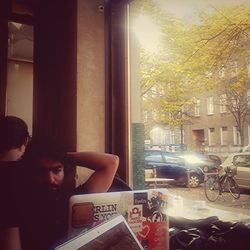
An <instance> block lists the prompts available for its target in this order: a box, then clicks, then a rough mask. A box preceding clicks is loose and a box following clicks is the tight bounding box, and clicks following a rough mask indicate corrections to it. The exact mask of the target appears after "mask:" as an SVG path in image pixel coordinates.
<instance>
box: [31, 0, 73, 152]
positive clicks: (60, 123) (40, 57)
mask: <svg viewBox="0 0 250 250" xmlns="http://www.w3.org/2000/svg"><path fill="white" fill-rule="evenodd" d="M34 44H35V46H34V113H33V134H42V135H44V134H45V135H49V136H53V137H54V138H55V139H56V140H57V141H58V142H59V143H63V144H65V145H66V146H68V148H69V149H70V150H75V147H76V1H75V0H65V1H60V0H53V1H42V3H41V4H39V6H37V8H36V10H35V43H34Z"/></svg>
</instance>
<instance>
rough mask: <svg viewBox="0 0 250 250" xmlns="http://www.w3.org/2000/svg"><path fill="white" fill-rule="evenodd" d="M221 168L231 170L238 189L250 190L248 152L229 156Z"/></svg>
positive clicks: (249, 155) (249, 159) (249, 158)
mask: <svg viewBox="0 0 250 250" xmlns="http://www.w3.org/2000/svg"><path fill="white" fill-rule="evenodd" d="M221 167H222V168H223V169H224V170H225V169H226V168H231V169H232V170H233V171H234V173H235V180H236V182H237V183H238V185H239V187H240V188H245V189H250V152H243V153H234V154H230V155H229V156H228V157H227V158H226V159H225V161H224V162H223V163H222V164H221Z"/></svg>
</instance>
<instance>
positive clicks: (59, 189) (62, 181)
mask: <svg viewBox="0 0 250 250" xmlns="http://www.w3.org/2000/svg"><path fill="white" fill-rule="evenodd" d="M118 164H119V158H118V156H116V155H113V154H105V153H96V152H67V150H65V149H63V148H62V147H61V146H59V145H58V144H57V143H56V142H55V141H53V140H50V139H48V138H46V139H45V138H34V137H33V138H32V141H31V142H30V144H29V146H28V147H27V150H26V153H25V156H24V165H25V168H26V170H25V173H26V179H27V180H29V181H28V182H27V183H26V190H27V191H26V192H25V194H26V195H25V198H24V201H23V202H24V204H25V206H24V210H23V211H22V218H21V220H22V221H21V223H20V232H21V241H22V249H25V250H26V249H36V250H40V249H42V250H46V249H53V248H54V247H55V246H56V245H57V244H59V243H61V242H62V241H65V240H66V239H67V228H68V202H69V197H70V196H71V195H73V194H83V193H95V192H106V191H107V190H108V189H109V188H110V186H111V184H112V181H113V178H114V176H115V173H116V171H117V168H118ZM75 165H77V166H84V167H87V168H90V169H92V170H94V172H93V174H92V175H91V176H90V177H89V179H88V180H87V181H86V182H85V183H83V184H82V185H79V186H78V187H76V188H75V187H71V186H70V185H68V183H69V177H70V176H69V174H70V173H71V172H72V167H73V166H75Z"/></svg>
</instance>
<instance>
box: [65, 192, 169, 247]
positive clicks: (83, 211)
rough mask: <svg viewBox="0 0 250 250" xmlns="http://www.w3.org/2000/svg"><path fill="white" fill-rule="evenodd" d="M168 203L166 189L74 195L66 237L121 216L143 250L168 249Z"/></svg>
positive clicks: (70, 204) (70, 201)
mask: <svg viewBox="0 0 250 250" xmlns="http://www.w3.org/2000/svg"><path fill="white" fill-rule="evenodd" d="M167 203H168V190H167V189H165V188H159V189H148V190H136V191H124V192H107V193H95V194H84V195H74V196H72V197H71V198H70V200H69V228H68V229H69V230H68V232H69V237H72V236H76V235H78V234H79V233H80V232H83V231H86V230H88V229H90V228H92V227H94V226H96V225H98V224H100V223H102V222H104V221H106V220H109V219H110V218H112V217H114V216H116V215H123V217H124V218H125V220H126V221H127V223H128V225H129V226H130V228H131V230H132V231H133V232H134V234H135V235H136V237H137V239H138V240H139V241H140V243H141V244H142V246H143V247H145V248H146V247H147V248H148V249H153V248H155V249H156V248H157V247H159V246H165V248H163V249H168V217H167V213H166V208H167ZM161 249H162V248H161Z"/></svg>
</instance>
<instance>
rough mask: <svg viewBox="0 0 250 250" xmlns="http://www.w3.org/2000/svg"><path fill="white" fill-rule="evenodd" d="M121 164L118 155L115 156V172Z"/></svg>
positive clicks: (113, 161) (113, 164)
mask: <svg viewBox="0 0 250 250" xmlns="http://www.w3.org/2000/svg"><path fill="white" fill-rule="evenodd" d="M119 162H120V158H119V156H118V155H113V160H112V167H113V169H114V171H115V172H116V170H117V169H118V166H119Z"/></svg>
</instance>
